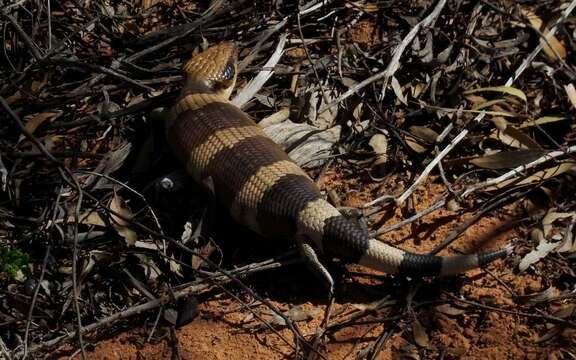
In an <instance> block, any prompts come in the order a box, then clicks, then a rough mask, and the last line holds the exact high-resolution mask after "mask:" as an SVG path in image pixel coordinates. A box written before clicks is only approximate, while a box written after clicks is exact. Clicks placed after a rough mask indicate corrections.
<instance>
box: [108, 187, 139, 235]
mask: <svg viewBox="0 0 576 360" xmlns="http://www.w3.org/2000/svg"><path fill="white" fill-rule="evenodd" d="M108 207H109V208H110V210H112V211H113V212H114V213H117V214H119V215H120V216H121V217H120V216H118V215H116V214H113V213H110V219H111V220H112V226H113V227H114V229H115V230H116V232H117V233H118V234H119V235H120V236H122V237H123V238H124V239H125V240H126V243H127V244H128V246H133V245H134V244H136V241H137V240H138V236H137V235H136V233H135V232H134V231H133V230H132V229H130V228H129V227H128V221H126V220H124V219H132V217H133V216H134V215H133V214H132V212H131V211H130V209H129V208H128V206H127V205H126V203H125V202H124V200H122V199H121V198H120V196H118V194H116V193H114V196H113V197H112V199H111V200H110V204H108Z"/></svg>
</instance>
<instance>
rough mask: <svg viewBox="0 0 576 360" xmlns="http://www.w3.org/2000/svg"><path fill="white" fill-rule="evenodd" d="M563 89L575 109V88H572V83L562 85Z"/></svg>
mask: <svg viewBox="0 0 576 360" xmlns="http://www.w3.org/2000/svg"><path fill="white" fill-rule="evenodd" d="M564 90H566V95H568V99H570V102H571V103H572V107H573V108H574V109H576V89H575V88H574V84H568V85H564Z"/></svg>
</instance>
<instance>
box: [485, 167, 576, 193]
mask: <svg viewBox="0 0 576 360" xmlns="http://www.w3.org/2000/svg"><path fill="white" fill-rule="evenodd" d="M575 166H576V162H572V161H567V162H563V163H560V164H558V165H555V166H552V167H549V168H547V169H544V170H541V171H537V172H535V173H534V174H532V175H530V176H519V177H515V178H512V179H508V180H504V181H502V182H500V183H498V184H496V185H492V186H488V187H486V188H485V190H486V191H492V190H496V189H502V188H505V187H508V186H520V185H528V184H532V183H535V182H539V181H544V180H546V179H549V178H552V177H554V176H558V175H560V174H562V173H565V172H566V171H568V170H570V169H572V168H573V167H575Z"/></svg>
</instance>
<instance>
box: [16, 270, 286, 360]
mask: <svg viewBox="0 0 576 360" xmlns="http://www.w3.org/2000/svg"><path fill="white" fill-rule="evenodd" d="M254 265H255V264H250V265H247V266H246V267H244V268H239V269H236V270H234V271H232V272H231V274H234V275H236V276H238V275H242V276H247V275H250V274H253V273H256V272H260V271H264V270H268V269H274V268H277V267H280V266H282V265H283V264H282V263H279V262H275V263H271V264H268V265H266V266H262V267H255V266H254ZM245 268H248V269H249V270H248V271H244V269H245ZM206 280H210V279H204V280H201V283H193V284H190V285H189V286H187V287H184V288H183V289H181V290H178V291H175V292H173V293H171V294H166V295H163V296H160V297H159V298H157V299H155V300H150V301H148V302H145V303H143V304H140V305H136V306H133V307H131V308H129V309H126V310H124V311H120V312H117V313H115V314H112V315H110V316H107V317H105V318H103V319H100V320H98V321H96V322H94V323H92V324H90V325H87V326H84V327H82V328H81V329H80V330H79V331H78V330H76V331H74V332H72V333H69V334H66V335H62V336H59V337H57V338H54V339H52V340H49V341H46V342H43V343H41V344H38V345H35V346H32V347H31V348H30V350H29V352H30V354H33V353H36V352H38V351H41V350H45V349H50V348H53V347H54V346H56V345H58V344H61V343H62V342H64V341H68V340H71V339H73V338H74V337H76V336H79V335H83V334H87V333H90V332H93V331H95V330H98V329H101V328H103V327H107V326H111V325H113V324H115V323H116V322H118V321H120V320H124V319H128V318H130V317H132V316H135V315H139V314H142V313H144V312H146V311H149V310H152V309H155V308H157V307H159V306H162V305H166V304H168V303H170V302H172V301H173V300H178V299H181V298H185V297H188V296H191V295H195V294H198V293H200V292H202V291H204V290H206V289H208V288H210V287H212V286H214V284H213V283H205V282H206ZM211 280H212V282H218V283H219V284H221V285H223V284H226V283H230V282H232V281H233V279H232V278H231V277H227V276H225V275H218V276H217V277H216V278H213V279H211ZM18 355H22V354H17V356H18Z"/></svg>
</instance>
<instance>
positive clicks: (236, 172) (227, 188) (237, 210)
mask: <svg viewBox="0 0 576 360" xmlns="http://www.w3.org/2000/svg"><path fill="white" fill-rule="evenodd" d="M173 115H174V116H173V118H174V119H173V121H171V122H170V123H169V125H168V129H167V136H168V139H169V142H170V143H171V145H172V147H173V148H174V151H175V153H176V154H177V155H179V157H180V158H181V159H182V160H183V161H184V162H185V164H186V167H187V169H188V172H189V173H190V174H191V175H192V176H193V177H194V179H195V180H196V181H198V182H199V183H206V182H209V183H210V184H211V187H212V188H213V190H214V193H215V195H216V197H217V198H218V199H219V200H220V202H221V203H222V204H223V205H224V206H226V207H228V208H229V210H230V213H231V215H232V216H233V217H234V218H235V219H236V220H237V221H238V222H239V223H241V224H243V225H245V226H247V227H249V228H250V229H252V230H254V231H256V232H258V233H260V234H261V235H263V236H266V237H283V238H288V239H296V240H298V241H305V242H307V243H312V244H313V246H314V248H315V250H316V251H319V252H320V253H321V254H324V255H325V256H327V257H330V258H332V257H336V258H340V259H342V260H344V261H347V262H353V263H358V264H361V265H364V266H367V267H370V268H373V269H376V270H380V271H383V272H386V273H392V274H394V273H396V274H402V275H407V276H418V275H420V276H422V275H423V276H429V275H452V274H457V273H461V272H464V271H466V270H469V269H472V268H476V267H479V266H483V265H485V264H487V263H489V262H491V261H493V260H495V259H498V258H502V257H504V256H506V255H507V254H508V252H509V249H503V250H498V251H494V252H489V253H483V254H475V255H463V256H449V257H439V256H429V255H417V254H412V253H408V252H405V251H402V250H399V249H397V248H394V247H391V246H388V245H386V244H384V243H382V242H380V241H378V240H376V239H370V238H369V237H368V234H367V233H366V232H365V231H363V230H362V229H361V228H360V227H359V226H358V225H357V224H356V223H354V222H351V221H349V220H348V219H346V218H345V217H344V216H342V215H341V214H340V213H339V212H338V210H336V209H335V208H334V207H333V206H331V205H330V204H329V203H328V202H326V201H325V200H323V199H322V197H321V194H320V192H319V190H318V188H317V187H316V185H315V184H314V182H313V181H312V180H311V179H310V178H309V177H308V175H307V174H306V173H305V172H304V171H303V170H302V169H301V168H300V167H298V166H297V165H296V164H295V163H294V162H292V160H290V158H289V157H288V155H286V153H285V152H284V151H283V150H282V148H281V147H280V146H279V145H277V144H276V143H275V142H273V141H272V140H271V139H270V138H269V137H267V136H266V135H265V133H264V132H263V131H262V130H261V128H260V127H259V126H258V125H256V124H255V123H254V122H253V121H252V119H250V118H249V117H248V115H246V114H245V113H244V112H242V111H241V110H240V109H238V108H237V107H235V106H233V105H232V104H230V103H229V102H228V100H227V99H225V98H224V97H222V96H219V95H217V94H211V93H207V92H206V93H203V92H192V93H187V94H186V93H184V95H183V96H181V98H180V99H179V100H178V102H177V104H176V105H175V106H174V108H173Z"/></svg>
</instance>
